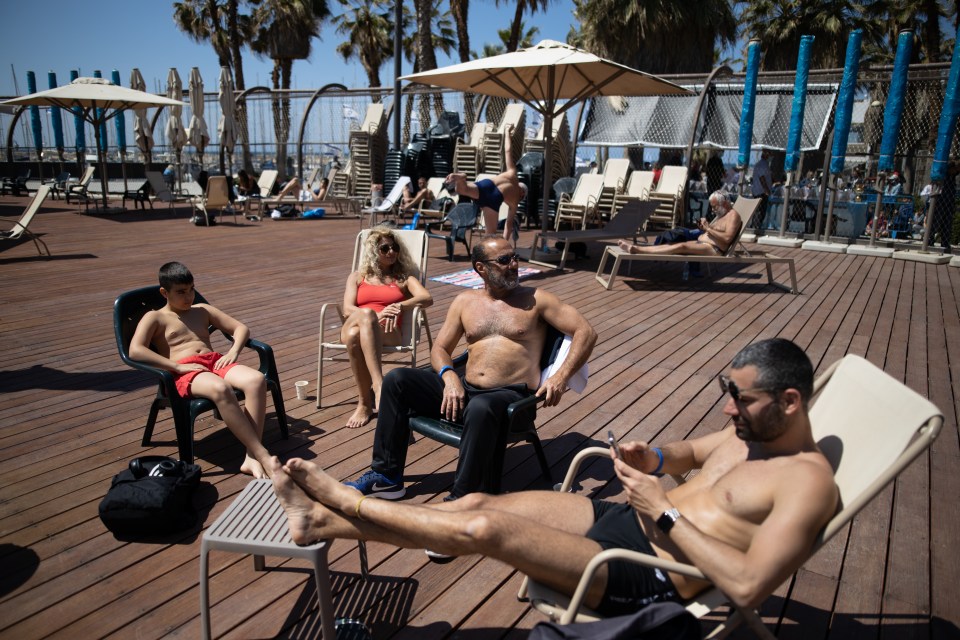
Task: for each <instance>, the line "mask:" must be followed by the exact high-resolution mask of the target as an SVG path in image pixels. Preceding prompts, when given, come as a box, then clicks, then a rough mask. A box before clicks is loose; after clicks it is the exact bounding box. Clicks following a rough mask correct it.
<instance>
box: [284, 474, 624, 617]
mask: <svg viewBox="0 0 960 640" xmlns="http://www.w3.org/2000/svg"><path fill="white" fill-rule="evenodd" d="M275 469H276V470H274V478H275V479H274V486H275V487H277V495H278V497H279V499H280V501H281V503H282V504H284V508H285V509H287V513H288V515H289V516H290V519H291V522H290V527H291V532H293V531H296V532H297V533H296V535H297V536H300V537H301V539H302V540H307V539H309V538H310V537H311V536H313V539H319V538H347V539H362V540H376V541H378V542H386V543H389V544H393V545H396V546H399V547H406V548H415V549H419V548H429V549H432V550H434V551H438V552H440V553H444V554H449V555H457V556H459V555H470V554H482V555H485V556H489V557H492V558H496V559H498V560H501V561H503V562H506V563H507V564H509V565H511V566H513V567H516V568H517V569H519V570H520V571H523V572H524V573H526V574H527V575H529V576H531V577H532V578H534V579H535V580H537V581H540V582H543V583H544V584H546V585H548V586H550V587H551V588H554V589H557V590H560V591H562V592H565V593H572V592H573V590H574V589H575V588H576V585H577V582H578V581H579V579H580V574H581V573H582V572H583V569H584V567H586V565H587V563H588V562H589V561H590V559H591V558H592V557H593V556H595V555H596V554H597V553H599V552H600V551H601V547H600V545H599V544H597V543H596V542H594V541H593V540H589V539H587V538H586V537H584V534H585V533H586V532H587V530H588V529H589V528H590V526H591V525H592V524H593V506H592V505H591V503H590V501H589V500H588V499H586V498H584V497H582V496H576V495H572V494H562V493H556V492H536V493H534V492H529V493H528V492H521V493H516V494H508V495H507V496H487V497H486V498H484V497H479V498H478V499H479V500H481V501H482V500H489V503H488V504H489V507H490V508H487V509H482V508H481V509H470V508H469V506H470V500H469V497H468V498H462V499H461V500H457V501H455V502H450V503H444V504H442V505H440V504H438V505H423V506H421V505H407V504H402V503H396V502H392V501H386V500H377V499H369V500H368V499H363V496H362V494H361V493H360V492H359V491H357V490H356V489H354V488H352V487H348V486H346V485H343V484H341V483H339V482H337V481H336V480H334V479H333V478H331V477H330V476H329V475H327V474H326V473H324V472H323V471H322V470H321V469H320V468H319V467H316V466H315V465H313V464H311V463H307V462H305V461H303V460H300V459H296V458H295V459H292V460H290V461H289V462H287V464H286V465H285V466H283V467H279V466H277V467H275ZM281 474H283V475H286V476H288V477H290V478H292V479H293V480H294V481H295V482H296V483H297V484H298V486H301V487H303V488H304V489H305V493H304V494H303V495H300V494H298V493H296V492H295V491H293V490H292V489H291V488H290V486H289V483H288V482H287V480H286V479H285V478H283V477H282V476H281ZM304 497H307V498H309V497H313V498H314V499H316V500H317V501H318V502H319V503H321V505H325V506H326V507H329V509H325V508H324V507H323V506H321V505H317V504H316V503H314V505H312V506H311V505H310V504H308V503H307V502H305V501H304V500H303V498H304ZM500 498H503V499H504V500H500ZM361 500H362V502H361ZM458 503H460V504H458ZM548 503H552V504H548ZM497 505H500V508H497ZM507 506H510V507H511V508H512V509H513V510H514V511H512V512H510V511H506V510H505V508H506V507H507ZM358 512H359V513H358ZM532 512H537V513H540V512H544V513H547V514H552V515H548V516H547V517H548V521H554V522H555V523H557V524H561V526H562V528H557V527H552V526H548V525H547V524H545V523H544V522H543V521H539V520H537V519H535V518H531V517H528V516H527V514H528V513H532ZM558 514H563V517H562V518H559V517H558ZM358 515H359V518H358V517H357V516H358ZM294 539H295V540H296V539H297V538H294ZM605 585H606V573H605V571H604V572H602V576H601V578H600V579H599V580H598V581H597V582H595V583H594V586H593V587H592V588H591V593H590V596H589V597H588V605H589V606H596V604H597V603H598V602H599V598H600V596H601V594H602V592H603V589H604V587H605Z"/></svg>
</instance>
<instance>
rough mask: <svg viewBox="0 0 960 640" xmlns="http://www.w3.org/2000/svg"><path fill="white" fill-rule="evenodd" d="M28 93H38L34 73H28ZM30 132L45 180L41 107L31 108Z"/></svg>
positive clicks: (41, 177) (38, 164)
mask: <svg viewBox="0 0 960 640" xmlns="http://www.w3.org/2000/svg"><path fill="white" fill-rule="evenodd" d="M27 91H28V92H29V93H36V92H37V76H36V75H34V73H33V71H27ZM29 109H30V130H31V132H32V133H33V148H34V149H35V150H36V152H37V167H38V168H39V170H40V179H41V180H43V121H42V120H40V107H37V106H31V107H29Z"/></svg>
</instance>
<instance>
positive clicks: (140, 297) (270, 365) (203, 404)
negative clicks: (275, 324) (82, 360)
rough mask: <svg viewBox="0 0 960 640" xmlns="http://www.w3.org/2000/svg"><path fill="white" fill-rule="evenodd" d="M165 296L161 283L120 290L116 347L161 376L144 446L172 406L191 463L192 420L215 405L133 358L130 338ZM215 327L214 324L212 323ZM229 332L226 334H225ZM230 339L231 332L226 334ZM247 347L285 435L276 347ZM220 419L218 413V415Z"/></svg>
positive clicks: (252, 342)
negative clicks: (257, 359) (186, 395)
mask: <svg viewBox="0 0 960 640" xmlns="http://www.w3.org/2000/svg"><path fill="white" fill-rule="evenodd" d="M196 302H199V303H206V302H207V301H206V299H204V297H203V296H202V295H200V293H199V292H197V294H196ZM165 304H166V300H165V299H164V297H163V296H162V295H161V294H160V287H159V286H152V287H144V288H142V289H134V290H133V291H127V292H126V293H122V294H120V296H119V297H117V299H116V301H115V302H114V303H113V330H114V333H115V335H116V338H117V349H118V350H119V351H120V358H121V359H122V360H123V361H124V362H125V363H126V364H128V365H129V366H131V367H133V368H134V369H140V370H141V371H146V372H147V373H150V374H152V375H153V376H155V377H156V378H157V379H158V385H157V396H156V398H154V400H153V404H152V405H150V414H149V415H148V417H147V425H146V428H145V429H144V432H143V442H142V443H141V444H142V445H143V446H145V447H146V446H148V445H149V444H150V438H151V436H152V435H153V427H154V424H156V422H157V413H158V412H159V411H160V409H165V408H169V409H170V410H171V411H172V412H173V424H174V427H175V428H176V432H177V448H178V449H179V451H180V459H181V460H183V461H184V462H186V463H188V464H192V463H193V423H194V421H195V420H196V419H197V416H199V415H200V414H202V413H205V412H207V411H213V412H214V413H215V414H216V405H214V403H213V402H212V401H210V400H207V399H206V398H182V397H181V396H180V395H179V394H178V393H177V389H176V386H175V384H174V377H173V374H172V373H170V372H169V371H165V370H163V369H158V368H156V367H153V366H150V365H148V364H145V363H143V362H138V361H137V360H133V359H132V358H130V341H131V340H132V339H133V334H134V332H135V331H136V329H137V325H138V324H139V323H140V319H141V318H142V317H143V316H144V315H145V314H146V313H147V312H148V311H152V310H154V309H160V308H161V307H163V306H164V305H165ZM211 330H213V327H211ZM224 335H226V334H224ZM226 337H227V339H228V340H229V339H231V338H230V336H226ZM246 347H247V348H249V349H253V350H254V351H256V352H257V354H258V355H259V356H260V366H259V370H260V372H261V373H263V375H264V377H266V379H267V387H268V388H269V389H270V393H271V394H272V395H273V407H274V410H275V411H276V414H277V423H278V424H279V425H280V434H281V435H282V436H283V437H284V439H286V438H287V437H288V436H289V433H288V431H287V414H286V412H285V410H284V407H283V394H282V393H281V391H280V377H279V375H278V374H277V364H276V361H275V360H274V357H273V349H272V348H271V347H270V346H269V345H267V344H265V343H263V342H260V341H259V340H253V339H250V340H247V344H246ZM234 391H235V393H236V394H237V399H239V400H242V399H243V393H242V392H240V391H237V390H234ZM217 417H218V419H219V415H217Z"/></svg>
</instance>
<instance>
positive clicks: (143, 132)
mask: <svg viewBox="0 0 960 640" xmlns="http://www.w3.org/2000/svg"><path fill="white" fill-rule="evenodd" d="M130 88H131V89H134V90H136V91H143V90H145V89H146V88H147V85H146V83H145V82H144V81H143V75H142V74H141V73H140V69H136V68H134V69H133V71H131V72H130ZM133 137H134V140H135V141H136V144H137V147H138V148H139V149H140V153H142V154H143V163H144V164H145V165H147V168H148V169H149V168H150V152H151V151H153V132H152V131H151V130H150V124H149V122H148V121H147V110H146V109H134V110H133Z"/></svg>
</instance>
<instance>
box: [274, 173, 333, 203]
mask: <svg viewBox="0 0 960 640" xmlns="http://www.w3.org/2000/svg"><path fill="white" fill-rule="evenodd" d="M329 184H330V181H329V180H327V179H326V178H323V179H321V180H320V186H319V187H317V188H316V189H314V190H313V191H311V190H310V187H309V186H307V187H306V188H304V187H303V185H301V184H300V180H299V179H298V178H290V180H289V181H287V183H286V184H285V185H283V189H281V190H280V193H278V194H277V198H278V199H283V198H284V197H285V196H288V195H290V194H291V193H292V194H294V197H296V199H297V200H299V201H300V202H320V201H321V200H323V199H324V198H325V197H326V195H327V186H328V185H329Z"/></svg>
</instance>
